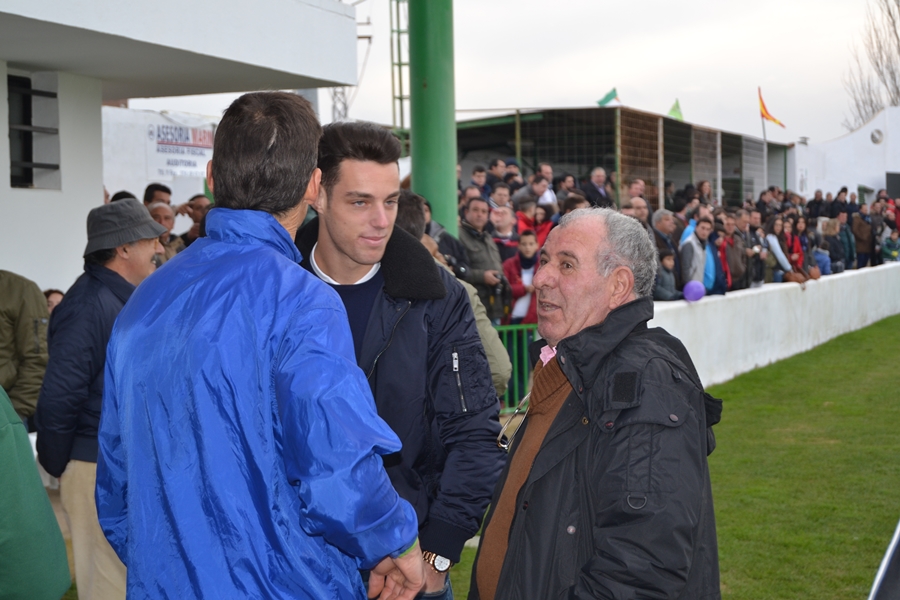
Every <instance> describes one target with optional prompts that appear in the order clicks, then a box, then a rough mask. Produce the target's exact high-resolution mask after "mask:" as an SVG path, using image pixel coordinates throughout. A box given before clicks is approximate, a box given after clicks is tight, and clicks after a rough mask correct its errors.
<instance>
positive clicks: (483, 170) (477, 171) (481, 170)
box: [472, 165, 487, 175]
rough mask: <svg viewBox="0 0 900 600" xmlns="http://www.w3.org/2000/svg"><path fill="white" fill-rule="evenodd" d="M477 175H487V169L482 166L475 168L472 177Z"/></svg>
mask: <svg viewBox="0 0 900 600" xmlns="http://www.w3.org/2000/svg"><path fill="white" fill-rule="evenodd" d="M475 173H487V169H485V168H484V167H482V166H481V165H475V168H474V169H472V175H474V174H475Z"/></svg>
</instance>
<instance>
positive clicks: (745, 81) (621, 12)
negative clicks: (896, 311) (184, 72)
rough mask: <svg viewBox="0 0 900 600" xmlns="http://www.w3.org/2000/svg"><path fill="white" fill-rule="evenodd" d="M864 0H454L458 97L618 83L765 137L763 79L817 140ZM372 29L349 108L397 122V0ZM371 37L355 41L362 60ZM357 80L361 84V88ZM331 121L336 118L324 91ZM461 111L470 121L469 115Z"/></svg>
mask: <svg viewBox="0 0 900 600" xmlns="http://www.w3.org/2000/svg"><path fill="white" fill-rule="evenodd" d="M866 5H867V0H752V1H750V0H727V1H723V0H683V1H681V2H673V1H671V0H630V1H628V2H612V1H609V0H554V1H548V0H456V1H455V2H454V27H455V31H454V37H455V46H456V47H455V55H456V106H457V108H458V109H472V108H509V107H521V108H532V107H540V108H548V107H574V106H593V105H595V102H596V101H597V100H598V99H599V98H601V97H603V96H604V95H605V94H606V93H607V92H608V91H609V90H610V89H611V88H613V87H615V88H616V89H617V90H618V92H619V98H620V99H621V101H622V103H623V104H624V105H626V106H629V107H633V108H637V109H640V110H645V111H649V112H654V113H661V114H665V113H667V112H668V111H669V108H670V107H671V106H672V104H673V102H674V101H675V99H676V98H678V99H679V101H680V103H681V109H682V112H683V114H684V118H685V120H686V121H689V122H691V123H695V124H697V125H705V126H709V127H715V128H719V129H723V130H726V131H733V132H736V133H743V134H750V135H756V136H760V135H761V126H760V119H759V110H758V103H757V92H756V88H757V86H761V87H762V91H763V98H764V99H765V101H766V106H767V107H768V109H769V112H771V113H772V114H773V115H774V116H775V117H776V118H778V119H779V120H781V121H782V122H783V123H784V124H785V125H786V126H787V128H786V129H781V128H779V127H777V126H775V125H773V124H771V123H769V124H767V133H768V137H769V139H771V140H774V141H780V142H791V141H796V140H797V139H798V138H799V137H800V136H806V137H809V138H810V141H811V142H812V143H815V142H820V141H825V140H828V139H832V138H835V137H838V136H841V135H843V134H844V133H846V130H844V128H843V127H842V126H841V123H842V122H843V121H844V119H845V118H846V116H847V115H848V113H849V111H848V96H847V93H846V92H845V91H844V88H843V85H842V78H843V76H844V75H845V74H846V73H847V71H848V70H849V68H850V62H851V56H852V54H851V50H852V48H853V46H854V43H855V42H856V41H857V40H859V39H860V38H861V32H862V29H863V25H864V20H865V14H866ZM367 19H371V23H372V25H371V26H360V28H359V30H360V33H361V34H371V35H372V38H373V39H372V47H371V52H370V56H369V59H368V64H367V66H366V69H365V72H364V73H363V77H362V80H361V82H360V86H359V87H358V88H357V92H356V99H355V101H354V103H353V104H352V106H351V108H350V117H351V118H354V119H365V120H372V121H377V122H379V123H384V124H390V123H391V71H390V30H389V25H390V22H389V13H388V0H364V1H363V2H362V3H361V4H359V5H358V6H357V21H359V22H366V21H367ZM365 50H366V42H364V41H360V42H359V68H360V69H362V61H363V57H364V55H365ZM352 94H353V90H351V95H352ZM235 97H236V94H216V95H212V96H188V97H182V98H156V99H134V100H132V101H131V103H130V104H129V106H131V107H132V108H150V109H154V110H166V109H168V110H180V111H185V112H194V113H199V114H205V115H221V113H222V111H223V110H224V109H225V108H226V107H227V106H228V104H229V103H230V102H231V100H232V99H233V98H235ZM319 109H320V113H321V116H322V121H323V122H328V121H330V120H331V102H330V97H329V93H328V91H327V90H320V91H319ZM473 116H479V115H472V114H470V113H463V114H461V115H460V117H461V118H472V117H473Z"/></svg>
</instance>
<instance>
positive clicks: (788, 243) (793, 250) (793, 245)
mask: <svg viewBox="0 0 900 600" xmlns="http://www.w3.org/2000/svg"><path fill="white" fill-rule="evenodd" d="M783 235H784V245H785V247H786V248H787V257H788V260H789V261H790V263H791V266H792V267H793V268H794V270H795V271H802V270H803V260H804V256H803V247H802V246H801V244H800V236H798V235H797V234H796V233H794V222H793V221H792V220H790V219H785V220H784V233H783Z"/></svg>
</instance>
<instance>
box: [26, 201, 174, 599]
mask: <svg viewBox="0 0 900 600" xmlns="http://www.w3.org/2000/svg"><path fill="white" fill-rule="evenodd" d="M164 231H165V227H163V226H162V225H160V224H158V223H157V222H156V221H154V220H153V219H152V218H151V217H150V213H148V212H147V209H146V208H144V207H143V206H142V205H141V203H140V202H138V201H137V200H134V199H127V200H122V201H120V202H115V203H111V204H105V205H103V206H100V207H97V208H95V209H93V210H92V211H91V212H90V213H89V214H88V219H87V233H88V243H87V247H86V248H85V250H84V274H83V275H81V277H79V278H78V280H77V281H76V282H75V284H74V285H72V287H71V288H69V291H68V292H67V293H66V295H65V297H64V298H63V299H62V302H60V303H59V306H57V307H56V309H54V311H53V318H52V319H51V320H50V328H49V332H48V349H49V354H50V361H49V363H48V364H47V371H46V373H45V375H44V380H43V383H42V385H41V393H40V396H39V398H38V404H37V411H36V412H35V415H34V423H35V429H36V430H37V432H38V438H37V450H38V458H39V460H40V461H41V464H42V465H43V466H44V468H45V469H46V470H47V472H48V473H50V474H51V475H53V476H54V477H59V478H60V480H59V492H60V499H61V500H62V505H63V510H65V512H66V516H67V518H68V521H69V526H70V530H71V532H72V551H73V554H74V558H75V579H76V580H77V581H78V595H79V597H81V598H104V599H106V598H124V597H125V567H124V566H123V565H122V561H120V560H119V559H118V557H117V556H116V554H115V552H113V550H112V548H110V547H109V544H108V543H107V542H106V539H105V538H104V537H103V532H102V531H101V530H100V526H99V525H98V524H97V508H96V506H95V504H94V480H95V478H96V474H97V464H96V463H97V430H98V428H99V425H100V405H101V401H102V399H103V368H104V364H105V362H106V343H107V342H108V341H109V336H110V332H111V331H112V328H113V323H114V322H115V320H116V316H117V315H118V314H119V311H121V310H122V307H123V306H124V305H125V302H126V301H127V300H128V299H129V297H130V296H131V294H132V292H134V289H135V286H137V285H138V284H140V283H141V282H142V281H143V280H144V279H145V278H146V277H148V276H149V275H150V274H151V273H153V271H154V270H155V269H156V264H155V263H154V262H153V258H154V256H155V255H156V254H157V253H158V252H161V251H162V246H161V245H160V243H159V236H160V234H162V233H163V232H164Z"/></svg>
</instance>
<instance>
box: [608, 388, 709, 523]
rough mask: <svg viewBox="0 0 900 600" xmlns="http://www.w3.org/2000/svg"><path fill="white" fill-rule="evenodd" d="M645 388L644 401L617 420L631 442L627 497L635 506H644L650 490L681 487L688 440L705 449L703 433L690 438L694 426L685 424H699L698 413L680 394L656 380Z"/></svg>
mask: <svg viewBox="0 0 900 600" xmlns="http://www.w3.org/2000/svg"><path fill="white" fill-rule="evenodd" d="M643 392H644V393H643V398H642V403H641V405H640V406H639V407H637V408H635V409H632V410H629V411H624V412H623V413H622V415H621V416H620V418H619V423H618V424H617V425H618V427H619V428H621V431H620V435H624V436H625V437H624V440H623V442H625V443H627V451H626V452H625V453H624V457H625V461H626V464H625V465H624V466H625V473H624V475H625V478H624V483H625V491H626V492H628V496H627V498H626V501H627V502H628V506H629V507H630V508H632V509H633V510H641V509H642V508H644V506H645V505H646V504H647V496H646V494H650V493H657V492H673V491H675V490H676V489H678V488H679V486H680V476H679V474H680V468H681V460H682V454H683V452H684V448H685V443H688V444H689V445H690V444H694V445H697V451H698V452H700V451H701V450H700V447H699V446H700V442H701V440H700V438H699V437H697V436H694V437H696V438H697V439H696V440H690V441H688V440H687V439H686V438H689V437H690V433H691V428H690V426H687V427H686V426H685V424H686V423H687V422H688V421H692V422H693V423H694V424H695V425H696V416H695V415H694V414H693V411H692V410H691V408H690V406H689V405H688V404H687V402H685V401H683V400H682V399H681V397H680V394H679V393H678V392H676V391H674V390H673V389H672V388H671V387H663V386H658V385H655V384H649V385H645V386H644V390H643ZM626 413H630V414H626ZM626 440H627V442H626Z"/></svg>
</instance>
